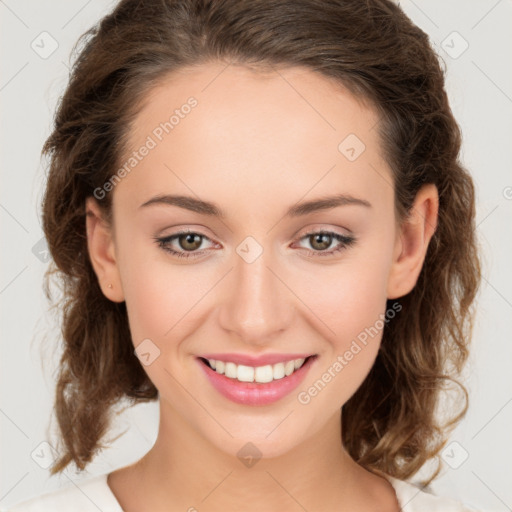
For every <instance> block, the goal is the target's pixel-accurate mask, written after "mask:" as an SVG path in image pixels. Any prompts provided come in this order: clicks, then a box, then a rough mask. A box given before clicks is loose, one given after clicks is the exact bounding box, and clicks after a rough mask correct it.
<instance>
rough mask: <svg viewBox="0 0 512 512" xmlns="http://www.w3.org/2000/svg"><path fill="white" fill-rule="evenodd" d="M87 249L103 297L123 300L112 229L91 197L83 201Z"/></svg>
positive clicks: (115, 300)
mask: <svg viewBox="0 0 512 512" xmlns="http://www.w3.org/2000/svg"><path fill="white" fill-rule="evenodd" d="M85 215H86V216H85V222H86V232H87V250H88V252H89V258H90V260H91V264H92V266H93V268H94V272H95V274H96V276H97V278H98V283H99V285H100V287H101V289H102V291H103V294H104V295H105V297H107V298H108V299H110V300H111V301H113V302H123V301H124V293H123V289H122V286H121V279H120V274H119V268H118V264H117V260H116V256H115V246H114V240H113V237H112V230H111V227H110V226H109V225H108V223H107V222H106V221H105V220H104V219H103V215H102V212H101V210H100V208H99V206H98V204H97V203H96V201H95V200H94V198H92V197H88V198H87V199H86V202H85Z"/></svg>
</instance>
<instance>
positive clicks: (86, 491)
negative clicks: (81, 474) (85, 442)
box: [6, 474, 123, 512]
mask: <svg viewBox="0 0 512 512" xmlns="http://www.w3.org/2000/svg"><path fill="white" fill-rule="evenodd" d="M70 510H72V511H73V512H93V511H94V512H97V511H98V510H101V511H102V512H123V511H122V509H121V506H120V505H119V503H118V502H117V500H116V499H115V496H114V494H113V493H112V491H111V490H110V487H109V486H108V484H107V474H104V475H99V476H95V477H91V478H88V479H86V480H82V481H78V482H69V484H66V485H65V486H64V487H62V488H60V489H57V490H55V491H51V492H47V493H44V494H41V495H39V496H36V497H35V498H31V499H28V500H25V501H22V502H19V503H16V504H15V505H14V506H12V507H11V508H9V509H7V511H6V512H69V511H70Z"/></svg>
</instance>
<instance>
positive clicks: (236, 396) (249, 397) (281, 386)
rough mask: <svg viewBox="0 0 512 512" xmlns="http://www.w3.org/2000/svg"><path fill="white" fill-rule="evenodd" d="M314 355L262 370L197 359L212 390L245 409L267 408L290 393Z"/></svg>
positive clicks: (312, 360) (301, 379)
mask: <svg viewBox="0 0 512 512" xmlns="http://www.w3.org/2000/svg"><path fill="white" fill-rule="evenodd" d="M317 358H318V355H317V354H314V355H310V356H306V357H303V358H302V357H301V358H296V359H288V360H283V361H281V362H276V363H274V364H267V365H263V366H248V365H242V364H235V363H234V362H231V361H222V360H220V359H212V358H205V357H198V358H197V361H198V362H199V365H200V367H201V370H202V371H203V374H205V375H206V377H207V378H208V381H209V382H210V383H211V384H212V385H213V387H214V388H215V389H216V390H217V391H218V392H219V393H221V394H222V395H223V396H224V397H226V398H228V399H229V400H231V401H233V402H236V403H239V404H245V405H267V404H270V403H273V402H275V401H277V400H280V399H281V398H283V397H285V396H286V395H288V394H289V393H291V392H292V391H293V390H294V389H295V388H296V387H297V386H298V385H299V384H300V383H301V382H302V381H303V379H304V378H305V376H306V374H307V372H308V371H309V368H310V367H311V366H312V364H313V363H314V361H315V360H316V359H317Z"/></svg>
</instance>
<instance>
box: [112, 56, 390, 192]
mask: <svg viewBox="0 0 512 512" xmlns="http://www.w3.org/2000/svg"><path fill="white" fill-rule="evenodd" d="M191 98H192V100H191ZM190 105H194V106H193V107H191V106H190ZM377 123H378V116H377V114H376V112H375V111H374V110H373V109H372V108H371V107H369V106H368V105H366V104H363V103H362V102H361V101H359V100H358V99H356V98H355V97H354V96H353V95H352V94H351V93H350V92H349V91H348V90H346V89H345V88H344V87H343V86H341V85H340V84H337V83H335V82H334V81H333V80H330V79H328V78H326V77H324V76H322V75H319V74H317V73H315V72H313V71H311V70H308V69H304V68H286V69H280V68H275V69H274V70H268V71H266V72H259V71H254V70H250V69H248V68H246V67H242V66H236V65H233V64H231V65H227V64H219V63H210V64H202V65H200V66H196V67H189V68H183V69H180V70H178V71H175V72H173V73H171V74H169V75H167V76H166V77H165V79H163V80H161V81H160V82H159V84H158V85H157V86H155V87H154V88H153V89H152V90H151V91H150V92H149V93H148V94H147V95H146V96H145V98H144V102H143V104H142V108H141V109H140V111H139V113H138V115H137V117H136V118H135V121H134V123H133V124H132V126H131V129H130V138H129V148H130V151H137V150H138V149H139V148H141V147H142V146H144V145H145V144H146V143H147V141H148V140H149V139H151V141H152V142H151V146H153V147H152V149H151V150H150V151H146V153H147V155H146V156H144V158H142V159H140V161H139V162H137V165H136V166H134V168H133V170H131V171H130V173H129V176H128V179H126V180H123V183H121V184H120V186H118V187H117V188H123V187H125V188H127V189H129V190H130V193H132V194H136V195H137V197H138V198H139V199H140V198H143V197H146V198H149V197H148V196H149V195H150V194H152V193H153V194H157V193H161V192H162V191H163V190H162V188H163V187H166V188H167V190H166V191H167V192H169V190H174V191H176V189H177V188H178V189H180V192H184V193H188V194H189V195H190V193H191V192H192V193H194V194H195V195H198V196H201V195H202V194H203V193H204V194H205V195H209V194H207V193H206V191H207V190H214V191H216V192H220V190H219V189H222V192H224V191H226V190H227V189H229V190H231V191H239V192H240V191H242V190H243V191H250V192H251V194H252V195H254V196H255V197H256V196H258V195H260V198H261V197H263V196H265V198H266V199H267V200H268V199H270V197H271V196H275V197H274V199H276V200H279V198H280V197H284V196H283V192H284V191H285V190H286V191H287V196H289V197H290V198H292V199H293V198H295V200H299V199H300V198H302V197H303V196H304V195H305V194H307V193H308V191H310V190H311V191H312V193H316V194H315V195H317V196H318V195H322V194H326V193H331V192H332V189H333V187H334V188H336V189H338V190H339V192H347V193H352V192H353V193H356V192H357V193H358V194H361V193H362V194H368V193H369V192H370V189H371V188H372V187H373V188H375V181H376V176H377V175H376V172H380V174H385V173H387V172H388V170H387V166H386V163H385V162H384V161H383V160H382V158H381V152H380V144H379V140H378V132H377V129H376V128H377ZM128 158H129V155H126V156H125V161H127V159H128ZM125 182H126V183H125ZM128 182H131V185H128ZM382 183H383V182H381V183H380V185H382ZM313 189H314V190H313ZM287 202H289V201H287ZM292 202H293V201H292Z"/></svg>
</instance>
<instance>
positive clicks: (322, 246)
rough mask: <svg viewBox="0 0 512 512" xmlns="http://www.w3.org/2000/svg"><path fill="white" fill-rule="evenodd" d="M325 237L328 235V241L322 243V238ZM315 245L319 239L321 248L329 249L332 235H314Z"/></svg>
mask: <svg viewBox="0 0 512 512" xmlns="http://www.w3.org/2000/svg"><path fill="white" fill-rule="evenodd" d="M323 237H326V239H327V241H326V242H324V243H322V242H321V240H322V238H323ZM313 241H314V243H313V246H314V245H315V244H316V242H317V241H318V243H319V244H320V247H319V249H322V250H323V249H327V247H329V245H330V244H331V235H327V234H321V235H313Z"/></svg>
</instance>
